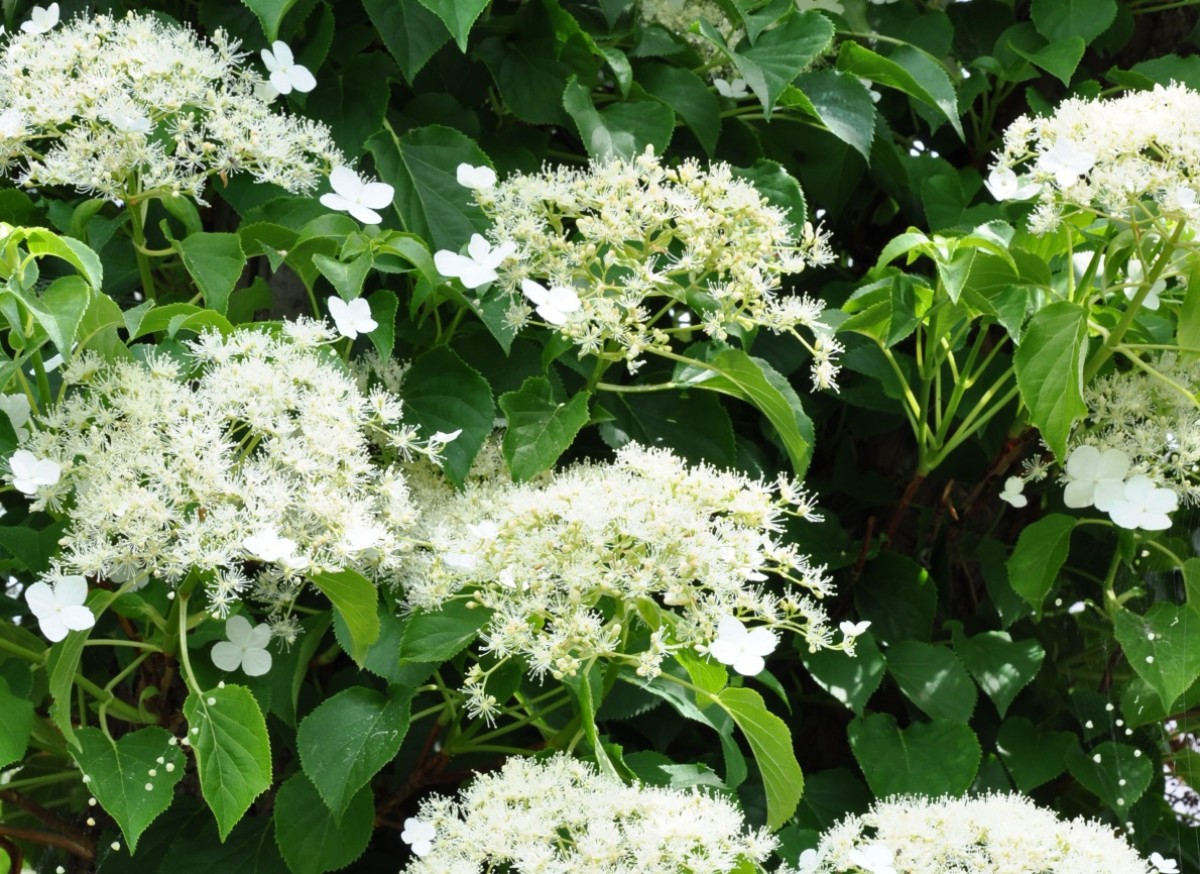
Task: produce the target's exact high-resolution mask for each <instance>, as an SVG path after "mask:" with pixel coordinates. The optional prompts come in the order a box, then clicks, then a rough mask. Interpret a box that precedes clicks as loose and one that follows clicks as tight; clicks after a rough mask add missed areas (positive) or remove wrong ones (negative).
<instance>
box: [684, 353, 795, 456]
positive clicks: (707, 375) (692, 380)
mask: <svg viewBox="0 0 1200 874" xmlns="http://www.w3.org/2000/svg"><path fill="white" fill-rule="evenodd" d="M696 351H698V350H697V349H696V348H693V349H691V350H689V352H693V353H694V352H696ZM699 351H701V354H703V355H704V358H703V359H701V358H695V359H693V360H694V361H695V362H696V363H694V364H693V363H690V362H689V363H685V362H680V363H679V364H677V365H676V367H675V376H674V381H675V382H677V383H680V384H681V385H683V386H686V387H688V388H702V389H706V390H707V391H715V392H719V393H721V394H726V395H731V396H732V397H735V398H739V399H740V400H743V401H746V402H748V403H750V404H751V405H753V406H754V407H755V408H756V409H757V410H758V411H759V412H761V413H762V414H763V415H764V416H766V417H767V420H768V421H769V422H770V423H771V424H772V425H774V426H775V430H776V432H777V433H778V435H779V439H780V441H781V442H782V443H783V446H784V449H785V450H786V451H787V454H788V458H789V459H790V460H791V462H792V470H793V473H794V474H795V475H796V476H798V477H802V476H804V473H805V471H806V470H808V463H809V461H810V460H811V458H812V445H813V427H812V421H811V420H810V419H809V418H808V414H806V413H805V412H804V407H803V405H802V404H801V403H800V397H799V396H798V395H797V394H796V390H795V389H793V388H792V386H791V384H790V383H789V382H788V381H787V379H785V378H784V377H783V376H781V375H780V374H779V373H778V372H777V371H776V370H775V368H773V367H772V366H771V365H770V364H768V363H767V362H766V361H764V360H762V359H760V358H751V357H750V356H749V355H747V354H746V353H745V352H742V351H741V350H740V349H724V350H718V349H716V348H715V347H712V346H707V345H705V346H702V347H700V350H699Z"/></svg>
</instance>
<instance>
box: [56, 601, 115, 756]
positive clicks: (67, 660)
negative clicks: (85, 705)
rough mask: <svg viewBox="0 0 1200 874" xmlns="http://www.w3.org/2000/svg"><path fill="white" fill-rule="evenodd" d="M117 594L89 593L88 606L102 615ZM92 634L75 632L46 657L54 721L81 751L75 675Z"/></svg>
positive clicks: (96, 613) (69, 633)
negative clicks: (74, 703) (74, 705)
mask: <svg viewBox="0 0 1200 874" xmlns="http://www.w3.org/2000/svg"><path fill="white" fill-rule="evenodd" d="M115 597H116V593H115V592H112V591H107V590H103V589H92V590H91V591H90V592H88V597H87V602H86V603H87V607H88V609H89V610H91V611H92V613H93V614H94V615H96V616H99V615H100V614H101V613H102V612H104V610H105V609H106V608H107V607H108V605H109V604H111V603H112V600H113V598H115ZM91 634H92V631H91V629H88V630H86V631H71V632H68V633H67V636H66V638H64V639H63V640H60V641H59V642H58V643H56V644H54V645H53V646H52V647H50V650H49V652H48V653H47V654H46V675H47V677H48V678H49V683H50V720H51V721H52V722H53V723H54V724H55V725H57V726H58V729H59V731H61V732H62V734H63V737H64V738H66V739H67V742H68V743H69V744H71V745H72V746H74V747H76V748H78V747H79V740H78V738H76V736H75V729H74V726H73V725H72V723H71V703H72V701H73V700H74V696H73V695H72V691H73V687H74V685H75V675H76V674H77V673H78V672H79V659H80V658H81V657H82V656H83V645H84V644H85V643H87V640H88V638H89V637H90V636H91Z"/></svg>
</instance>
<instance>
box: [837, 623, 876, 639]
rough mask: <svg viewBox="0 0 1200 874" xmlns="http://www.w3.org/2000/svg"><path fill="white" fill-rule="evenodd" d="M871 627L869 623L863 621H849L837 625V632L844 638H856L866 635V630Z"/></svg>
mask: <svg viewBox="0 0 1200 874" xmlns="http://www.w3.org/2000/svg"><path fill="white" fill-rule="evenodd" d="M870 627H871V622H870V620H868V619H864V620H862V621H861V622H851V621H850V620H849V619H846V620H843V621H842V622H839V623H838V630H839V631H840V632H842V634H844V635H845V636H846V637H858V636H859V635H861V634H866V631H867V629H868V628H870Z"/></svg>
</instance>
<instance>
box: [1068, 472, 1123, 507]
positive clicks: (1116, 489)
mask: <svg viewBox="0 0 1200 874" xmlns="http://www.w3.org/2000/svg"><path fill="white" fill-rule="evenodd" d="M1124 497H1125V483H1123V482H1121V481H1120V480H1101V481H1100V482H1098V483H1096V484H1095V487H1094V488H1093V489H1092V503H1094V504H1095V505H1096V509H1097V510H1099V511H1100V512H1101V513H1107V512H1108V508H1109V507H1111V506H1112V505H1113V504H1115V503H1116V502H1117V501H1120V500H1121V499H1122V498H1124ZM1067 506H1068V507H1069V506H1071V505H1070V504H1068V505H1067ZM1084 506H1086V504H1085V505H1084Z"/></svg>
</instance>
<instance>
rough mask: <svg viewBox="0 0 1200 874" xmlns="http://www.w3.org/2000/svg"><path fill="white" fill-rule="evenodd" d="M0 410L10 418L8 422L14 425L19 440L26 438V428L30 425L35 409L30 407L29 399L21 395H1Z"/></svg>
mask: <svg viewBox="0 0 1200 874" xmlns="http://www.w3.org/2000/svg"><path fill="white" fill-rule="evenodd" d="M0 410H3V411H4V414H5V415H7V416H8V421H9V422H10V423H11V424H12V428H13V432H14V433H15V434H16V435H17V439H18V440H21V439H22V438H24V436H25V434H26V433H27V429H26V427H25V426H26V425H27V424H29V417H30V415H31V414H32V412H33V408H32V407H31V406H30V405H29V398H28V397H27V396H26V395H24V394H20V393H17V394H11V395H0Z"/></svg>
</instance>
